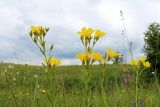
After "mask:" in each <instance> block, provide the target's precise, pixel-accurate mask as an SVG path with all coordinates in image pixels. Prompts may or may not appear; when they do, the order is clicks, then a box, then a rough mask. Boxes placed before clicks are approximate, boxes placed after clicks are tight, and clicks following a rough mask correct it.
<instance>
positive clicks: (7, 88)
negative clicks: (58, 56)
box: [0, 63, 160, 107]
mask: <svg viewBox="0 0 160 107" xmlns="http://www.w3.org/2000/svg"><path fill="white" fill-rule="evenodd" d="M84 70H85V68H84V67H82V66H80V65H74V66H57V67H55V68H54V69H53V70H52V72H54V77H55V78H52V77H51V78H52V79H53V81H54V86H52V87H51V86H50V84H49V82H48V81H47V71H46V70H45V68H44V67H42V66H30V65H16V64H3V63H2V64H0V107H17V106H19V107H85V106H86V104H85V80H84V76H83V72H84ZM90 70H91V74H92V75H91V80H90V83H89V86H90V87H91V88H90V95H91V97H92V98H91V101H90V102H91V105H90V106H91V107H135V97H136V95H135V71H134V70H133V67H132V66H130V65H125V64H108V65H106V66H105V67H103V66H101V65H93V66H92V68H91V69H90ZM144 72H145V71H144ZM5 75H7V78H8V80H9V81H8V82H7V81H6V77H5ZM103 78H104V82H103V83H102V82H101V81H102V79H103ZM138 87H139V107H160V85H158V84H157V83H155V82H154V81H153V82H149V83H148V82H145V81H144V80H142V81H140V82H139V84H138ZM11 91H12V92H13V93H14V95H15V98H16V102H17V104H16V103H15V100H14V98H13V96H12V93H11Z"/></svg>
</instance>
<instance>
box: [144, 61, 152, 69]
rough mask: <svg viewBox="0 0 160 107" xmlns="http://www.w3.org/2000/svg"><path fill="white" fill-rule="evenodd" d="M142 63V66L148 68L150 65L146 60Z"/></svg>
mask: <svg viewBox="0 0 160 107" xmlns="http://www.w3.org/2000/svg"><path fill="white" fill-rule="evenodd" d="M143 65H144V67H146V68H149V67H150V66H151V64H150V63H149V62H148V61H146V62H143Z"/></svg>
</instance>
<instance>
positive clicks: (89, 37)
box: [76, 27, 105, 66]
mask: <svg viewBox="0 0 160 107" xmlns="http://www.w3.org/2000/svg"><path fill="white" fill-rule="evenodd" d="M78 35H80V40H81V42H82V44H83V46H84V49H85V52H84V53H83V52H80V53H78V54H77V55H76V57H77V58H78V59H80V60H81V62H82V65H85V66H90V65H92V64H93V63H94V62H96V61H100V60H101V55H100V53H99V52H95V51H94V50H93V48H94V45H95V44H96V42H97V41H98V40H99V39H100V38H101V37H103V36H105V32H103V31H101V30H99V29H97V30H93V29H92V28H86V27H83V28H82V29H81V31H80V32H78Z"/></svg>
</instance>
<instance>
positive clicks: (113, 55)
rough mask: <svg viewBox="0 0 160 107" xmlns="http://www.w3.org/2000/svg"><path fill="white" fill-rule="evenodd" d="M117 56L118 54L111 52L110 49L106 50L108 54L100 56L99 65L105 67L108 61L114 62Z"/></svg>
mask: <svg viewBox="0 0 160 107" xmlns="http://www.w3.org/2000/svg"><path fill="white" fill-rule="evenodd" d="M119 56H120V54H119V53H118V52H116V51H113V50H112V49H111V48H108V53H106V52H104V53H103V54H102V56H101V60H100V64H103V65H104V66H105V65H106V64H107V62H108V61H110V60H114V59H115V58H117V57H119Z"/></svg>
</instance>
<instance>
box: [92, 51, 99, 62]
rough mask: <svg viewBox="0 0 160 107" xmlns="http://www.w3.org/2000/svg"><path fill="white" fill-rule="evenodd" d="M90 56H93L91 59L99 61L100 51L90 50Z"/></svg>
mask: <svg viewBox="0 0 160 107" xmlns="http://www.w3.org/2000/svg"><path fill="white" fill-rule="evenodd" d="M92 57H93V61H94V62H95V61H100V59H101V55H100V53H99V52H94V51H93V52H92Z"/></svg>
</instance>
